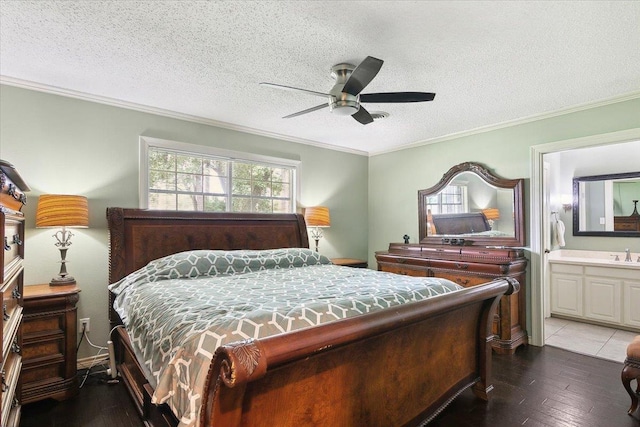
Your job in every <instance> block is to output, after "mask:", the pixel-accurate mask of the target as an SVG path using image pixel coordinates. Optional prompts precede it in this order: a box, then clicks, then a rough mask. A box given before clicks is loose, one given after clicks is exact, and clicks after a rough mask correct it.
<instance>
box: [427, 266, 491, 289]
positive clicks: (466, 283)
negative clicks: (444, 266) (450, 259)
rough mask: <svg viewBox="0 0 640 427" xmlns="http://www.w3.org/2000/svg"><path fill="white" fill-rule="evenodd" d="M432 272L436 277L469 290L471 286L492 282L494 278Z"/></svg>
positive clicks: (451, 272) (450, 272)
mask: <svg viewBox="0 0 640 427" xmlns="http://www.w3.org/2000/svg"><path fill="white" fill-rule="evenodd" d="M431 271H432V273H433V275H434V276H435V277H441V278H443V279H449V280H451V281H452V282H454V283H457V284H458V285H460V286H463V287H465V288H468V287H471V286H477V285H480V284H482V283H487V282H490V281H491V280H492V278H487V277H481V276H478V275H477V274H464V273H458V272H453V271H451V270H438V269H432V270H431Z"/></svg>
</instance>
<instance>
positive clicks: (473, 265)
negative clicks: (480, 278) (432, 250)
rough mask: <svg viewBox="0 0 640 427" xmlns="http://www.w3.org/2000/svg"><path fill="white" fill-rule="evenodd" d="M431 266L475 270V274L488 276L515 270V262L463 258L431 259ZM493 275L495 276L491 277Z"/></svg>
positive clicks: (503, 274)
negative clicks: (495, 262)
mask: <svg viewBox="0 0 640 427" xmlns="http://www.w3.org/2000/svg"><path fill="white" fill-rule="evenodd" d="M429 265H430V267H431V268H434V269H439V270H445V269H446V270H450V271H452V274H453V272H461V273H464V272H473V273H474V274H485V275H488V276H486V277H490V278H489V280H491V279H492V278H493V277H498V276H505V275H507V274H509V272H510V270H513V268H512V265H513V264H491V263H477V262H468V261H462V260H455V261H454V260H438V259H432V260H430V264H429ZM491 276H493V277H491Z"/></svg>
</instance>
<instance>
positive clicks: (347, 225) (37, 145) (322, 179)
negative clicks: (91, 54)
mask: <svg viewBox="0 0 640 427" xmlns="http://www.w3.org/2000/svg"><path fill="white" fill-rule="evenodd" d="M140 135H145V136H150V137H155V138H163V139H169V140H175V141H181V142H187V143H192V144H201V145H210V146H215V147H218V148H224V149H229V150H236V151H243V152H248V153H256V154H261V155H268V156H276V157H285V158H289V159H296V160H300V161H301V168H300V171H301V180H300V199H299V204H300V206H311V205H318V204H323V205H326V206H328V207H330V209H331V228H328V229H325V232H324V235H325V238H324V239H323V240H322V241H321V242H320V252H321V253H323V254H324V255H327V256H329V257H355V258H362V259H365V258H366V257H367V243H368V240H367V216H366V214H367V180H368V170H367V165H368V159H367V157H366V156H359V155H355V154H349V153H344V152H339V151H335V150H327V149H322V148H318V147H313V146H309V145H302V144H296V143H293V142H287V141H282V140H277V139H272V138H267V137H262V136H256V135H251V134H247V133H242V132H236V131H232V130H227V129H222V128H217V127H213V126H208V125H204V124H198V123H193V122H188V121H183V120H176V119H171V118H167V117H161V116H158V115H153V114H147V113H142V112H138V111H133V110H128V109H124V108H117V107H113V106H108V105H103V104H97V103H92V102H87V101H81V100H77V99H72V98H67V97H62V96H56V95H51V94H45V93H41V92H35V91H30V90H25V89H20V88H15V87H11V86H0V158H1V159H3V160H6V161H8V162H10V163H12V164H13V165H14V166H15V167H16V169H17V171H18V172H19V173H20V175H21V176H22V178H23V179H24V180H25V182H26V183H27V184H28V185H29V186H30V187H31V190H32V191H31V193H30V194H28V196H29V199H28V204H27V206H26V207H25V208H24V209H23V210H24V212H25V215H26V228H27V230H26V241H25V263H24V265H25V284H35V283H47V282H48V281H49V280H50V279H51V277H53V276H55V275H56V274H57V272H58V270H59V268H60V265H59V257H60V254H59V251H58V250H57V249H56V248H55V246H54V239H53V238H52V237H51V235H52V234H53V231H52V230H49V229H35V228H34V223H35V209H36V205H37V198H38V197H37V196H39V195H40V194H43V193H63V194H82V195H85V196H87V198H88V199H89V215H90V218H89V224H90V228H89V229H84V230H73V232H74V234H75V236H74V238H73V239H72V246H71V247H70V249H69V252H68V255H67V259H68V260H69V263H68V270H69V273H70V274H71V275H73V276H74V277H75V278H76V280H77V281H78V284H79V286H80V288H81V289H82V291H81V294H80V302H79V306H78V307H79V308H78V315H79V317H90V318H91V338H92V341H93V342H94V343H95V344H101V345H104V344H105V343H106V341H107V334H108V331H109V328H108V321H107V305H108V302H107V289H106V286H107V278H108V233H107V223H106V218H105V212H106V208H107V207H110V206H118V207H130V208H134V207H138V150H139V143H138V138H139V136H140ZM312 244H313V242H312ZM91 354H94V353H93V351H91V352H90V349H89V348H88V347H86V346H85V344H83V346H82V348H81V351H80V354H79V356H80V357H86V356H89V355H91Z"/></svg>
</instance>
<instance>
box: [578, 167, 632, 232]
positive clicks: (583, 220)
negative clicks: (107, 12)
mask: <svg viewBox="0 0 640 427" xmlns="http://www.w3.org/2000/svg"><path fill="white" fill-rule="evenodd" d="M639 204H640V172H628V173H618V174H610V175H596V176H583V177H580V178H574V179H573V235H574V236H610V237H640V213H639V210H640V206H638V205H639Z"/></svg>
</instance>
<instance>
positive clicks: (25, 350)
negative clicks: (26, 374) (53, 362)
mask: <svg viewBox="0 0 640 427" xmlns="http://www.w3.org/2000/svg"><path fill="white" fill-rule="evenodd" d="M64 346H65V336H64V335H62V334H60V335H57V336H42V337H38V338H36V339H34V338H31V339H29V338H27V337H25V336H24V335H23V337H22V357H23V358H24V365H25V367H26V366H28V365H31V364H33V363H42V361H43V359H51V358H53V359H56V358H59V359H60V360H63V359H64V350H65V348H64Z"/></svg>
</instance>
